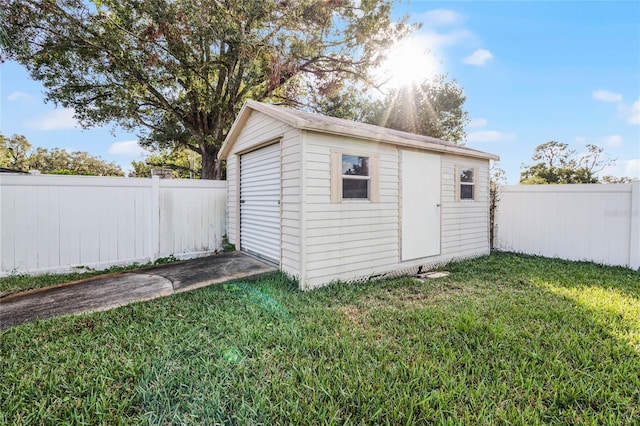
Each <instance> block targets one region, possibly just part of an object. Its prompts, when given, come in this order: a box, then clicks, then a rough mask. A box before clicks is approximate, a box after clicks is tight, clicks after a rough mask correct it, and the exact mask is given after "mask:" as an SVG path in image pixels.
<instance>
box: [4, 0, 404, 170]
mask: <svg viewBox="0 0 640 426" xmlns="http://www.w3.org/2000/svg"><path fill="white" fill-rule="evenodd" d="M0 3H2V4H1V6H2V7H3V8H4V10H5V11H6V16H7V17H8V20H7V31H8V35H9V37H10V38H11V40H12V45H11V46H10V48H9V49H8V57H9V59H14V60H16V61H18V62H19V63H21V64H22V65H24V66H25V67H26V68H27V70H28V71H29V72H30V75H31V77H32V78H34V79H35V80H39V81H42V82H43V83H44V86H45V88H46V97H47V99H48V100H51V101H54V102H56V103H58V104H61V105H62V106H64V107H69V108H73V109H74V110H75V113H76V118H78V119H79V120H80V121H81V122H82V124H83V125H85V126H98V125H105V124H107V123H114V122H115V123H117V124H118V125H120V126H122V127H124V128H126V129H131V130H133V129H136V130H137V129H141V128H142V129H145V130H143V131H142V133H141V136H142V137H143V143H145V144H147V145H149V146H152V147H155V148H177V147H183V148H187V149H190V150H193V151H195V152H197V153H199V154H201V155H202V177H203V178H209V179H211V178H219V177H220V176H221V171H222V169H221V167H220V164H218V163H217V162H216V155H217V153H218V150H219V148H220V145H221V143H222V141H223V140H224V138H225V136H226V134H227V132H228V130H229V128H230V126H231V124H232V123H233V120H234V118H235V116H236V114H237V113H238V111H239V108H240V107H241V105H242V103H243V101H244V100H245V99H247V98H252V99H257V100H265V99H269V100H271V101H273V102H277V103H282V104H289V105H300V104H304V102H305V100H308V99H309V97H308V94H309V93H329V92H332V91H334V90H335V89H336V88H339V87H340V85H341V84H342V82H343V81H345V80H347V79H349V80H358V81H367V79H368V78H369V71H370V69H371V67H373V66H375V65H376V64H378V63H379V62H380V61H381V60H382V59H383V57H382V53H381V52H383V51H384V50H385V48H386V47H388V46H389V45H390V43H392V42H393V41H394V40H396V39H397V38H399V37H400V36H402V35H404V34H405V33H406V32H407V30H408V29H409V27H408V26H407V25H406V24H405V21H402V22H399V23H394V22H392V20H391V17H390V13H391V3H392V0H359V1H355V0H264V1H257V0H173V1H171V0H0Z"/></svg>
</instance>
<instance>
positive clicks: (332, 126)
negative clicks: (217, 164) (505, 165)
mask: <svg viewBox="0 0 640 426" xmlns="http://www.w3.org/2000/svg"><path fill="white" fill-rule="evenodd" d="M218 157H219V159H226V160H227V191H228V196H227V218H228V219H227V220H228V224H227V225H228V226H227V233H228V237H229V241H230V242H231V243H233V244H235V245H236V248H238V249H239V250H240V251H242V252H245V253H248V254H250V255H254V256H257V257H260V258H262V259H265V260H267V261H269V262H272V263H274V264H277V265H279V266H280V269H282V270H283V271H284V272H286V273H288V274H290V275H291V276H294V277H296V278H297V279H298V280H299V282H300V287H301V288H302V289H312V288H316V287H320V286H323V285H326V284H328V283H330V282H332V281H335V280H342V281H359V280H366V279H369V278H374V277H375V278H378V277H381V276H388V275H392V274H398V273H410V272H412V271H417V270H418V268H419V267H426V268H428V267H430V266H433V265H436V264H442V263H444V262H448V261H451V260H455V259H462V258H470V257H475V256H481V255H485V254H488V253H489V161H490V160H498V156H496V155H493V154H489V153H486V152H481V151H478V150H474V149H470V148H466V147H464V146H459V145H455V144H453V143H449V142H445V141H442V140H439V139H434V138H430V137H426V136H420V135H415V134H411V133H406V132H400V131H397V130H392V129H387V128H383V127H379V126H373V125H368V124H362V123H357V122H353V121H349V120H342V119H337V118H332V117H326V116H323V115H320V114H312V113H308V112H303V111H297V110H293V109H288V108H283V107H278V106H274V105H268V104H264V103H260V102H255V101H247V102H246V103H245V105H244V106H243V107H242V110H241V111H240V114H239V115H238V117H237V118H236V121H235V123H234V124H233V127H232V128H231V130H230V132H229V135H228V136H227V139H226V140H225V142H224V144H223V146H222V148H221V150H220V153H219V156H218Z"/></svg>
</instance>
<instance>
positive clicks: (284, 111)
mask: <svg viewBox="0 0 640 426" xmlns="http://www.w3.org/2000/svg"><path fill="white" fill-rule="evenodd" d="M252 111H259V112H261V113H263V114H266V115H268V116H270V117H272V118H274V119H276V120H280V121H282V122H284V123H286V124H288V125H290V126H292V127H295V128H297V129H301V130H310V131H315V132H319V133H327V134H332V135H339V136H350V137H355V138H360V139H366V140H371V141H376V142H383V143H389V144H392V145H399V146H404V147H409V148H418V149H424V150H428V151H437V152H446V153H451V154H458V155H464V156H467V157H476V158H483V159H488V160H499V159H500V157H498V156H497V155H495V154H490V153H488V152H483V151H479V150H477V149H472V148H467V147H465V146H461V145H457V144H454V143H452V142H447V141H443V140H440V139H436V138H432V137H429V136H423V135H417V134H414V133H408V132H402V131H400V130H394V129H389V128H386V127H381V126H375V125H373V124H366V123H359V122H357V121H352V120H345V119H342V118H335V117H328V116H326V115H322V114H314V113H311V112H306V111H299V110H295V109H291V108H285V107H281V106H276V105H270V104H265V103H262V102H257V101H253V100H247V101H246V102H245V103H244V105H243V106H242V109H241V110H240V113H239V114H238V117H236V120H235V121H234V123H233V126H231V130H230V131H229V134H228V135H227V137H226V139H225V141H224V143H223V144H222V147H221V148H220V152H219V153H218V158H220V159H224V158H226V157H227V155H228V154H229V151H230V150H231V147H232V146H233V144H234V142H235V140H236V138H237V137H238V135H239V134H240V131H241V130H242V127H243V126H244V124H245V123H246V121H247V119H248V118H249V116H250V115H251V112H252Z"/></svg>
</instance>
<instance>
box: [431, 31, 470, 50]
mask: <svg viewBox="0 0 640 426" xmlns="http://www.w3.org/2000/svg"><path fill="white" fill-rule="evenodd" d="M419 37H420V38H421V39H422V40H424V43H425V47H426V48H429V49H434V48H436V47H441V46H455V45H457V44H459V43H462V42H463V41H467V40H473V39H474V38H475V34H473V33H472V32H471V31H469V30H455V31H450V32H448V33H437V32H435V31H427V32H421V33H420V34H419Z"/></svg>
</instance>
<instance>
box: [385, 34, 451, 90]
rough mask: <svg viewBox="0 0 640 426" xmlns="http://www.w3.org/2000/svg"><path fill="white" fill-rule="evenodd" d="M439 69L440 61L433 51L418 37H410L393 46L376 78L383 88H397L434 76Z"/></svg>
mask: <svg viewBox="0 0 640 426" xmlns="http://www.w3.org/2000/svg"><path fill="white" fill-rule="evenodd" d="M438 70H439V63H438V61H437V60H436V58H435V57H434V55H433V53H432V52H430V51H429V50H428V49H426V48H425V47H424V45H421V44H420V43H419V41H418V40H417V39H415V38H408V39H405V40H402V41H401V42H400V43H397V44H396V45H394V46H393V47H391V49H390V50H389V53H388V54H387V59H386V60H385V61H384V62H383V63H382V65H381V66H380V68H379V69H378V70H377V72H376V78H377V80H378V82H379V83H381V87H382V88H383V89H384V88H390V89H397V88H399V87H402V86H405V85H408V84H411V83H419V82H421V81H423V80H425V79H428V78H430V77H433V76H435V75H436V74H437V73H438Z"/></svg>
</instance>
